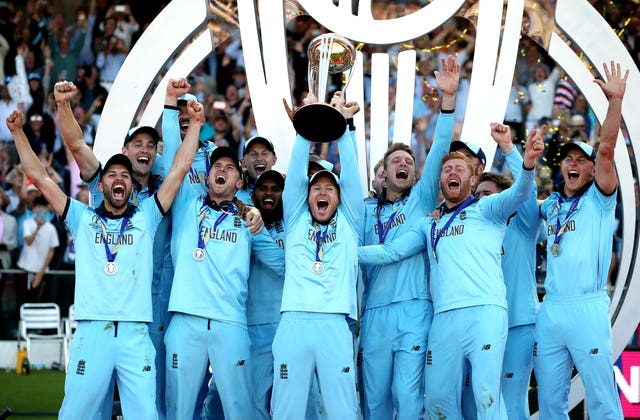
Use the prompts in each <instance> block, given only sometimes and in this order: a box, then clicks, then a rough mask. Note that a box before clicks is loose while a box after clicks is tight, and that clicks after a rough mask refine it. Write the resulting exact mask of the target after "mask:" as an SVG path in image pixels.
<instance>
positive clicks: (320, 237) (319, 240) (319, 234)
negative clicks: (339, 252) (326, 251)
mask: <svg viewBox="0 0 640 420" xmlns="http://www.w3.org/2000/svg"><path fill="white" fill-rule="evenodd" d="M328 231H329V226H325V227H324V230H322V231H320V226H319V225H316V261H317V262H322V245H323V244H324V240H325V239H326V238H327V232H328Z"/></svg>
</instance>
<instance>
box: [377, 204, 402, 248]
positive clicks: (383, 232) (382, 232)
mask: <svg viewBox="0 0 640 420" xmlns="http://www.w3.org/2000/svg"><path fill="white" fill-rule="evenodd" d="M401 198H402V197H401ZM401 198H399V200H400V199H401ZM381 208H382V206H378V207H377V208H376V217H377V218H378V220H377V221H376V224H377V226H378V243H380V244H383V243H384V240H385V238H386V237H387V234H388V233H389V230H391V225H392V223H393V221H394V219H395V218H396V215H397V214H398V209H399V208H400V204H398V203H397V202H396V206H395V207H394V208H393V213H391V216H389V220H388V221H387V223H386V224H385V225H384V226H383V224H382V222H381V221H380V210H381Z"/></svg>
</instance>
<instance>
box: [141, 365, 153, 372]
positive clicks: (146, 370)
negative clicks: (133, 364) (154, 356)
mask: <svg viewBox="0 0 640 420" xmlns="http://www.w3.org/2000/svg"><path fill="white" fill-rule="evenodd" d="M142 371H143V372H151V366H150V365H146V366H145V367H143V368H142Z"/></svg>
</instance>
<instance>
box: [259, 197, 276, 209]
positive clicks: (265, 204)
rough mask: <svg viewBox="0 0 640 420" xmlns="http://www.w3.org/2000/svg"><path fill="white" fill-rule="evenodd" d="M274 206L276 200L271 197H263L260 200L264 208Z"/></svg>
mask: <svg viewBox="0 0 640 420" xmlns="http://www.w3.org/2000/svg"><path fill="white" fill-rule="evenodd" d="M275 206H276V202H275V201H274V200H273V199H272V198H265V199H264V200H262V207H263V208H265V209H272V208H274V207H275Z"/></svg>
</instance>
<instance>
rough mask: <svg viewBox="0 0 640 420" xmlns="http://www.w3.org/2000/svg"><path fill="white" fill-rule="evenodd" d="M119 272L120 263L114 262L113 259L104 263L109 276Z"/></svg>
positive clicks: (105, 271)
mask: <svg viewBox="0 0 640 420" xmlns="http://www.w3.org/2000/svg"><path fill="white" fill-rule="evenodd" d="M117 272H118V265H117V264H116V263H115V262H113V261H109V262H108V263H106V264H105V265H104V273H105V274H106V275H107V276H113V275H115V274H116V273H117Z"/></svg>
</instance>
